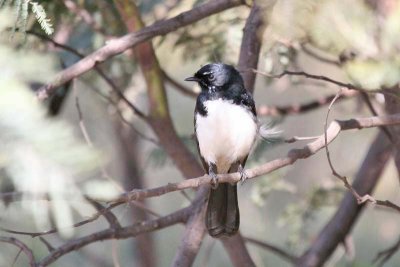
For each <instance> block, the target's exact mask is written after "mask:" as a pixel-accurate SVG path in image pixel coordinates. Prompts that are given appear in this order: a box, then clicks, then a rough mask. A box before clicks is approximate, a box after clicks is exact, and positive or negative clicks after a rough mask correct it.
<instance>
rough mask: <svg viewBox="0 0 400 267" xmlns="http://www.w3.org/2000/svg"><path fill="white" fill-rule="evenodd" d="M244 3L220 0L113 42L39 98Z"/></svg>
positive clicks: (66, 73)
mask: <svg viewBox="0 0 400 267" xmlns="http://www.w3.org/2000/svg"><path fill="white" fill-rule="evenodd" d="M242 3H243V2H242V1H241V0H216V1H210V2H208V3H206V4H204V5H201V6H198V7H196V8H193V9H192V10H189V11H187V12H183V13H181V14H179V15H178V16H176V17H173V18H171V19H168V20H163V21H157V22H155V23H154V24H152V25H151V26H148V27H145V28H143V29H142V30H140V31H137V32H134V33H130V34H127V35H125V36H122V37H120V38H118V39H114V40H111V41H109V42H108V43H107V44H106V45H105V46H103V47H102V48H100V49H98V50H96V51H95V52H93V53H92V54H90V55H88V56H86V57H85V58H83V59H81V60H80V61H78V62H77V63H75V64H74V65H72V66H70V67H69V68H67V69H65V70H63V71H61V72H59V73H58V75H57V77H56V78H55V79H54V80H53V82H52V83H50V84H47V85H46V86H43V87H41V88H39V90H38V91H37V96H38V98H39V99H41V100H43V99H46V98H47V97H49V95H51V94H53V93H54V91H55V89H56V88H57V87H59V86H61V85H63V84H64V83H66V82H68V81H70V80H72V79H74V78H76V77H78V76H80V75H82V74H84V73H86V72H88V71H89V70H91V69H92V68H94V67H95V66H96V65H98V64H100V63H102V62H104V61H106V60H107V59H109V58H110V57H113V56H115V55H118V54H120V53H122V52H124V51H125V50H127V49H129V48H131V47H134V46H136V45H137V44H139V43H142V42H145V41H147V40H150V39H151V38H154V37H156V36H159V35H165V34H167V33H169V32H172V31H175V30H176V29H178V28H180V27H184V26H187V25H189V24H192V23H194V22H196V21H199V20H201V19H203V18H205V17H208V16H211V15H213V14H215V13H218V12H221V11H224V10H226V9H229V8H233V7H236V6H239V5H241V4H242Z"/></svg>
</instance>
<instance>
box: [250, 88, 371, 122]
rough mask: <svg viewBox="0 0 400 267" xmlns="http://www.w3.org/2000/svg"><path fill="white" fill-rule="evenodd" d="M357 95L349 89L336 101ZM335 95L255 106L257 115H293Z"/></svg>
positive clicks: (317, 105)
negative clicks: (274, 104)
mask: <svg viewBox="0 0 400 267" xmlns="http://www.w3.org/2000/svg"><path fill="white" fill-rule="evenodd" d="M355 95H358V93H357V92H354V91H349V92H346V93H343V94H342V95H341V96H340V97H339V98H338V99H337V100H336V101H341V100H345V99H348V98H350V97H353V96H355ZM333 98H335V95H328V96H325V97H323V98H320V99H316V100H312V101H310V102H307V103H304V104H297V105H288V106H270V107H269V106H266V105H262V106H260V107H258V108H257V115H259V116H285V115H294V114H300V113H304V112H309V111H312V110H314V109H317V108H320V107H323V106H325V105H329V103H330V102H331V101H332V99H333ZM374 115H375V114H374Z"/></svg>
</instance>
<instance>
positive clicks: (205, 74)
mask: <svg viewBox="0 0 400 267" xmlns="http://www.w3.org/2000/svg"><path fill="white" fill-rule="evenodd" d="M185 81H194V82H198V84H199V85H200V87H201V90H202V91H221V90H226V89H228V88H229V87H230V85H233V84H238V85H241V86H243V79H242V76H241V75H240V73H239V72H238V71H237V70H236V69H235V68H234V67H233V66H231V65H227V64H223V63H211V64H207V65H205V66H203V67H201V68H200V69H199V70H198V71H197V72H196V73H195V74H194V76H193V77H189V78H186V79H185Z"/></svg>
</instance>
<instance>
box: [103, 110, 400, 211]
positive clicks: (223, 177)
mask: <svg viewBox="0 0 400 267" xmlns="http://www.w3.org/2000/svg"><path fill="white" fill-rule="evenodd" d="M396 124H400V113H398V114H392V115H386V116H377V117H367V118H356V119H350V120H335V121H332V122H331V124H330V126H329V127H328V128H327V131H326V137H327V139H326V142H325V134H322V135H320V136H319V137H318V138H316V140H315V141H313V142H311V143H308V144H307V145H305V146H304V147H303V148H295V149H291V150H290V151H289V152H288V154H287V156H286V157H282V158H278V159H275V160H272V161H269V162H266V163H264V164H262V165H260V166H257V167H254V168H251V169H247V170H246V175H247V177H248V178H249V179H252V178H255V177H258V176H261V175H265V174H268V173H270V172H272V171H275V170H277V169H280V168H282V167H285V166H288V165H291V164H293V163H294V162H296V161H297V160H299V159H305V158H308V157H310V156H312V155H314V154H316V153H317V152H318V151H320V150H321V149H323V148H324V147H325V144H330V143H331V142H332V141H333V140H335V138H336V137H337V136H338V135H339V134H340V132H341V131H346V130H352V129H363V128H372V127H379V126H382V125H396ZM239 180H240V174H239V173H231V174H220V175H218V181H219V182H221V183H227V182H229V183H235V182H238V181H239ZM210 183H211V178H210V177H209V176H208V175H204V176H201V177H197V178H192V179H187V180H184V181H181V182H178V183H170V184H168V185H165V186H160V187H156V188H151V189H135V190H132V191H130V192H127V193H124V194H122V195H121V196H120V197H118V198H117V199H114V200H113V201H111V203H125V202H129V201H130V200H138V199H143V198H150V197H157V196H160V195H164V194H167V193H170V192H174V191H180V190H184V189H188V188H197V187H200V186H202V185H209V184H210Z"/></svg>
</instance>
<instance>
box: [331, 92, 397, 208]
mask: <svg viewBox="0 0 400 267" xmlns="http://www.w3.org/2000/svg"><path fill="white" fill-rule="evenodd" d="M341 92H342V90H341V89H340V90H339V91H338V93H337V94H336V96H335V98H334V99H332V102H331V103H330V105H329V107H328V111H327V113H326V117H325V123H324V141H325V152H326V157H327V159H328V163H329V167H330V169H331V171H332V174H333V175H334V176H335V177H337V178H338V179H340V180H341V181H342V182H343V184H344V186H345V187H346V188H347V189H349V190H350V192H351V193H352V194H353V196H354V198H355V199H356V200H357V203H358V204H363V203H364V202H366V201H369V202H371V203H373V204H377V205H381V206H386V207H390V208H392V209H395V210H397V211H399V212H400V207H398V206H397V205H395V204H394V203H392V202H390V201H388V200H386V201H381V200H379V203H378V201H377V200H375V199H374V198H373V197H372V196H370V195H368V194H366V195H364V196H360V195H359V194H358V193H357V191H356V190H355V189H354V188H353V186H352V185H351V184H350V183H349V181H348V180H347V177H346V176H343V175H340V174H339V173H338V172H337V171H336V170H335V168H334V166H333V163H332V160H331V157H330V153H329V148H328V118H329V113H330V111H331V109H332V106H333V105H334V103H335V101H336V100H337V99H338V98H339V97H340V94H341Z"/></svg>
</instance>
